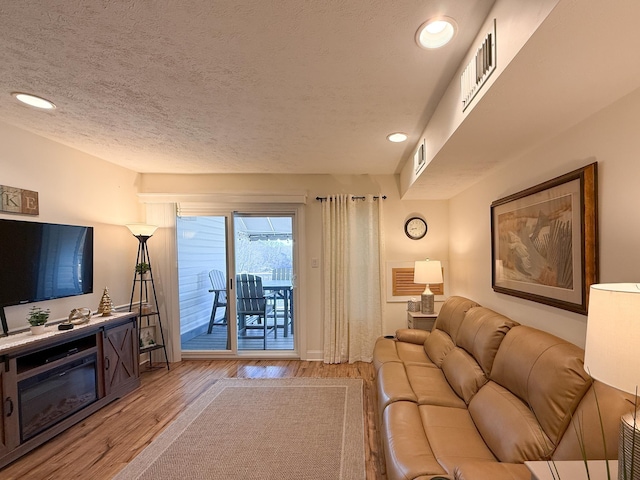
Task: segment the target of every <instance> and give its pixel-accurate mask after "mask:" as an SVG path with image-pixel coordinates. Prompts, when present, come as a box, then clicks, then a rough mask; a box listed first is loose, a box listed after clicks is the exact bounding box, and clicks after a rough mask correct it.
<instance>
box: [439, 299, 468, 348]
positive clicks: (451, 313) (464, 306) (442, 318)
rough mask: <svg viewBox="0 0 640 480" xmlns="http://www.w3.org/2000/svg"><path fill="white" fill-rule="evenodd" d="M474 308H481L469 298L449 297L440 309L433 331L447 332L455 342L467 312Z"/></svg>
mask: <svg viewBox="0 0 640 480" xmlns="http://www.w3.org/2000/svg"><path fill="white" fill-rule="evenodd" d="M472 307H479V305H478V304H477V303H476V302H474V301H473V300H469V299H468V298H464V297H456V296H453V297H449V298H448V299H447V301H446V302H444V304H443V305H442V308H441V309H440V313H439V314H438V318H437V319H436V323H435V324H434V326H433V330H442V331H443V332H446V333H447V334H449V336H450V337H451V339H452V340H453V341H454V342H455V341H456V338H457V335H458V329H459V328H460V324H461V323H462V321H463V320H464V317H465V315H466V313H467V311H468V310H469V309H470V308H472Z"/></svg>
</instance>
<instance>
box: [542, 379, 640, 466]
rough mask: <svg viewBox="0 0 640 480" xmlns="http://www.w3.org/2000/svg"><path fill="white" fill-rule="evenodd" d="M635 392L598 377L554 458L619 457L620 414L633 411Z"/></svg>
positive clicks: (602, 458) (581, 404) (592, 458)
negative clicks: (613, 385) (606, 382)
mask: <svg viewBox="0 0 640 480" xmlns="http://www.w3.org/2000/svg"><path fill="white" fill-rule="evenodd" d="M634 404H635V399H634V396H633V395H629V394H627V393H624V392H622V391H621V390H617V389H615V388H613V387H610V386H608V385H605V384H604V383H602V382H598V381H594V382H593V385H592V386H591V388H590V389H589V390H588V391H587V393H586V394H585V395H584V397H583V398H582V401H581V402H580V404H579V405H578V408H577V409H576V411H575V413H574V415H573V418H572V419H571V424H570V425H569V427H568V428H567V430H566V431H565V432H564V435H563V436H562V439H561V440H560V443H559V444H558V447H557V448H556V449H555V451H554V452H553V459H554V460H575V459H580V458H582V453H583V452H582V448H584V454H585V456H586V458H588V459H589V460H604V459H605V458H608V459H610V460H613V459H616V458H618V440H619V435H620V418H621V417H622V416H623V415H625V414H627V413H629V412H632V411H633V410H634V409H635V408H634Z"/></svg>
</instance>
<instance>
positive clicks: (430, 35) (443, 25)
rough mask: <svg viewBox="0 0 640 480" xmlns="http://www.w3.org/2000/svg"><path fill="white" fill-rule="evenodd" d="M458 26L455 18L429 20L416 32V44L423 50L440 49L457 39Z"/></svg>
mask: <svg viewBox="0 0 640 480" xmlns="http://www.w3.org/2000/svg"><path fill="white" fill-rule="evenodd" d="M457 31H458V26H457V25H456V22H455V20H454V19H453V18H449V17H436V18H432V19H430V20H427V21H426V22H424V23H423V24H422V25H420V28H419V29H418V31H417V32H416V43H417V44H418V46H419V47H421V48H427V49H432V48H440V47H443V46H445V45H446V44H447V43H449V42H450V41H451V40H452V39H453V37H455V35H456V32H457Z"/></svg>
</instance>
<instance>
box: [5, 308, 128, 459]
mask: <svg viewBox="0 0 640 480" xmlns="http://www.w3.org/2000/svg"><path fill="white" fill-rule="evenodd" d="M137 328H138V327H137V318H136V314H135V313H115V314H113V315H111V316H108V317H94V318H92V319H91V321H90V322H89V323H87V324H85V325H79V326H76V327H75V328H73V329H72V330H58V329H57V328H56V327H55V326H51V327H47V333H45V334H43V335H38V336H34V335H31V334H30V333H28V332H26V333H19V334H15V335H10V336H8V337H4V338H0V394H1V396H0V398H1V402H0V412H1V413H2V418H1V419H0V468H2V467H4V466H5V465H7V464H8V463H10V462H12V461H14V460H16V459H17V458H19V457H21V456H22V455H24V454H25V453H27V452H29V451H31V450H33V449H34V448H36V447H37V446H39V445H41V444H42V443H44V442H46V441H47V440H49V439H50V438H52V437H54V436H55V435H58V434H59V433H61V432H63V431H64V430H66V429H67V428H69V427H71V426H72V425H74V424H76V423H78V422H80V421H81V420H83V419H85V418H86V417H88V416H89V415H91V414H93V413H94V412H96V411H97V410H99V409H100V408H102V407H104V406H105V405H107V404H108V403H110V402H112V401H113V400H115V399H117V398H120V397H121V396H123V395H125V394H127V393H129V392H131V391H132V390H134V389H136V388H137V387H138V386H139V385H140V371H139V356H140V349H139V340H138V333H137V332H138V329H137Z"/></svg>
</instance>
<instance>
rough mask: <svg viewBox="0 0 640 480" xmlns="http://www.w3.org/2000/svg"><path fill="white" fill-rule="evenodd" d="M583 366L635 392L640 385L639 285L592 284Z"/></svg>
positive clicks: (617, 386) (614, 385) (611, 384)
mask: <svg viewBox="0 0 640 480" xmlns="http://www.w3.org/2000/svg"><path fill="white" fill-rule="evenodd" d="M584 365H585V369H586V371H587V372H588V373H589V374H590V375H591V376H592V377H593V378H595V379H597V380H599V381H601V382H603V383H606V384H607V385H610V386H612V387H615V388H617V389H619V390H622V391H624V392H627V393H630V394H635V393H636V387H638V386H640V368H639V366H640V284H636V283H608V284H605V283H603V284H596V285H592V286H591V289H590V292H589V314H588V317H587V340H586V344H585V357H584Z"/></svg>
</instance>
